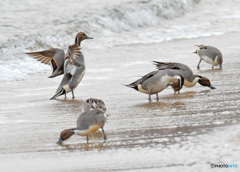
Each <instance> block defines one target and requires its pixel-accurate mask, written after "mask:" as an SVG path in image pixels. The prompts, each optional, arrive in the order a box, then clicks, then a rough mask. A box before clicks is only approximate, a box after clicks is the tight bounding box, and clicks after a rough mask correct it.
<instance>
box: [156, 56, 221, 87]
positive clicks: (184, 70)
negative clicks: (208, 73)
mask: <svg viewBox="0 0 240 172" xmlns="http://www.w3.org/2000/svg"><path fill="white" fill-rule="evenodd" d="M153 63H154V65H156V67H157V69H158V70H168V69H172V70H175V71H178V72H180V73H181V74H182V75H183V77H184V79H185V80H184V84H183V85H184V86H185V87H193V86H195V85H196V83H197V82H198V83H199V84H200V85H202V86H207V87H209V88H211V89H216V88H215V87H214V86H213V85H212V84H211V82H210V80H209V79H208V78H206V77H203V76H200V75H194V74H193V72H192V70H191V69H190V68H189V67H188V66H187V65H185V64H182V63H174V62H158V61H153Z"/></svg>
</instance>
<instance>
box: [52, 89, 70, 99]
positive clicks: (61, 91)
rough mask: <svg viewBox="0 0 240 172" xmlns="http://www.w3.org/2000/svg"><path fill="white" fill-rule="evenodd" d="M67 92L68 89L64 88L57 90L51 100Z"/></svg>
mask: <svg viewBox="0 0 240 172" xmlns="http://www.w3.org/2000/svg"><path fill="white" fill-rule="evenodd" d="M65 93H66V90H65V89H64V88H62V89H61V90H60V91H59V92H57V93H56V94H55V95H54V96H53V97H52V98H51V99H50V100H52V99H55V98H57V97H58V96H61V95H63V94H65Z"/></svg>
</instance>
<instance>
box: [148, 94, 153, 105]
mask: <svg viewBox="0 0 240 172" xmlns="http://www.w3.org/2000/svg"><path fill="white" fill-rule="evenodd" d="M148 95H149V98H148V100H149V102H150V103H151V101H152V100H151V94H150V92H149V93H148Z"/></svg>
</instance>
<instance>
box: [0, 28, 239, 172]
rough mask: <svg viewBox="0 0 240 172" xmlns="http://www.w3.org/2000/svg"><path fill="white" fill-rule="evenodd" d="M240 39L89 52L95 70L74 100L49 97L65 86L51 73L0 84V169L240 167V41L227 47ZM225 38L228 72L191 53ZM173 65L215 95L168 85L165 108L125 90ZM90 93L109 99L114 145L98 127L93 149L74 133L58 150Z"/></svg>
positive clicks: (109, 127)
mask: <svg viewBox="0 0 240 172" xmlns="http://www.w3.org/2000/svg"><path fill="white" fill-rule="evenodd" d="M237 36H239V33H232V34H227V35H222V36H212V37H211V39H209V38H201V39H192V40H178V41H173V42H169V43H162V44H149V45H148V46H147V47H146V46H145V45H135V46H129V47H115V48H109V49H108V50H107V51H106V50H105V49H103V50H101V49H99V50H94V51H86V52H85V53H84V54H85V58H86V64H87V71H86V75H85V77H84V79H83V81H82V82H81V83H80V85H79V86H78V88H77V89H76V90H75V96H76V99H75V100H72V99H71V94H68V95H67V99H66V100H65V99H64V96H61V97H59V98H58V99H57V100H52V101H50V100H49V98H51V97H52V95H53V94H54V93H55V89H56V87H57V86H58V84H59V82H60V80H61V78H54V79H49V78H47V76H48V75H49V73H50V71H48V72H43V73H38V74H35V75H32V76H30V77H29V78H28V79H26V80H23V81H17V82H6V83H3V84H1V86H0V88H1V89H0V90H1V92H0V94H1V96H2V99H1V100H0V104H1V116H0V125H1V141H0V161H1V164H0V168H1V169H3V171H79V170H80V171H159V170H162V171H176V170H180V171H210V170H211V171H212V170H213V169H211V167H210V164H211V163H215V164H240V161H239V159H240V156H239V153H238V152H239V150H240V146H239V144H240V132H239V131H240V130H239V129H240V125H239V124H240V120H239V114H240V109H239V104H240V101H239V94H240V91H239V84H240V81H239V80H237V79H236V78H239V77H240V74H239V73H237V72H236V69H237V68H238V67H239V65H240V64H239V61H238V57H239V55H238V52H237V51H236V50H237V49H238V47H240V45H239V44H238V43H236V44H235V45H234V46H228V47H227V46H226V45H228V44H229V45H230V43H231V45H233V43H234V42H235V37H237ZM221 39H225V40H228V41H225V43H217V45H218V46H219V48H221V50H222V52H223V54H224V55H225V56H224V57H226V58H225V60H224V64H223V70H219V69H214V70H212V69H211V65H208V64H206V63H204V62H202V64H201V68H202V69H201V70H199V71H198V70H197V69H196V65H197V62H198V58H199V57H197V56H196V54H193V53H191V51H192V50H194V49H195V47H193V46H192V44H193V43H197V42H198V43H199V42H201V43H205V42H209V44H212V43H214V42H217V40H221ZM170 45H171V46H170ZM139 49H141V50H142V51H138V50H139ZM162 49H164V50H165V51H162ZM115 52H118V53H117V54H116V53H115ZM142 52H144V53H142ZM99 54H101V55H102V56H103V57H104V59H103V58H99ZM126 54H127V56H126ZM156 54H159V57H156ZM146 55H148V59H146ZM113 56H114V58H113ZM162 57H164V58H162ZM170 59H171V61H177V62H182V63H185V64H188V65H189V66H190V67H191V68H192V69H193V71H194V73H196V74H199V75H202V76H205V77H208V78H209V79H210V80H211V83H212V85H214V86H215V87H216V88H217V89H215V90H210V89H209V88H206V87H202V86H200V85H199V84H197V85H196V86H195V87H193V88H186V87H184V88H183V89H182V90H181V91H180V94H176V95H174V94H173V90H172V89H171V88H167V89H166V90H164V91H162V92H161V93H160V94H159V96H160V101H159V102H156V101H153V102H152V103H148V100H147V98H148V95H146V94H142V93H139V92H137V91H135V90H134V89H130V88H128V87H124V86H123V85H122V84H128V83H131V82H132V81H134V80H135V79H138V78H139V76H142V75H144V74H145V73H147V72H150V71H152V70H155V67H154V65H152V64H151V61H152V60H159V61H170ZM106 63H107V66H106ZM96 90H97V91H96ZM90 97H96V98H100V99H103V100H104V101H105V103H106V106H107V113H108V114H111V115H110V116H109V118H108V121H107V123H106V124H105V132H106V134H107V140H106V141H103V135H102V133H101V131H98V132H96V133H94V134H91V135H90V143H89V144H87V143H86V137H81V136H77V135H74V136H72V137H71V138H70V139H69V140H67V141H65V142H64V143H63V144H62V145H56V142H57V141H58V138H59V134H60V132H61V131H62V130H63V129H66V128H72V127H74V126H75V125H76V122H75V121H76V119H77V117H78V115H79V114H80V112H81V105H82V103H83V101H84V100H85V99H87V98H90ZM154 97H155V96H153V97H152V98H154ZM216 170H217V169H216Z"/></svg>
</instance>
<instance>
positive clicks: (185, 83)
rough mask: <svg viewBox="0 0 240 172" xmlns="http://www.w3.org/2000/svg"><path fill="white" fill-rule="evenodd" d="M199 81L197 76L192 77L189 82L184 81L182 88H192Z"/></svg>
mask: <svg viewBox="0 0 240 172" xmlns="http://www.w3.org/2000/svg"><path fill="white" fill-rule="evenodd" d="M198 80H199V76H198V75H192V77H191V79H190V80H187V79H185V80H184V86H186V87H193V86H195V85H196V83H197V82H198Z"/></svg>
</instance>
